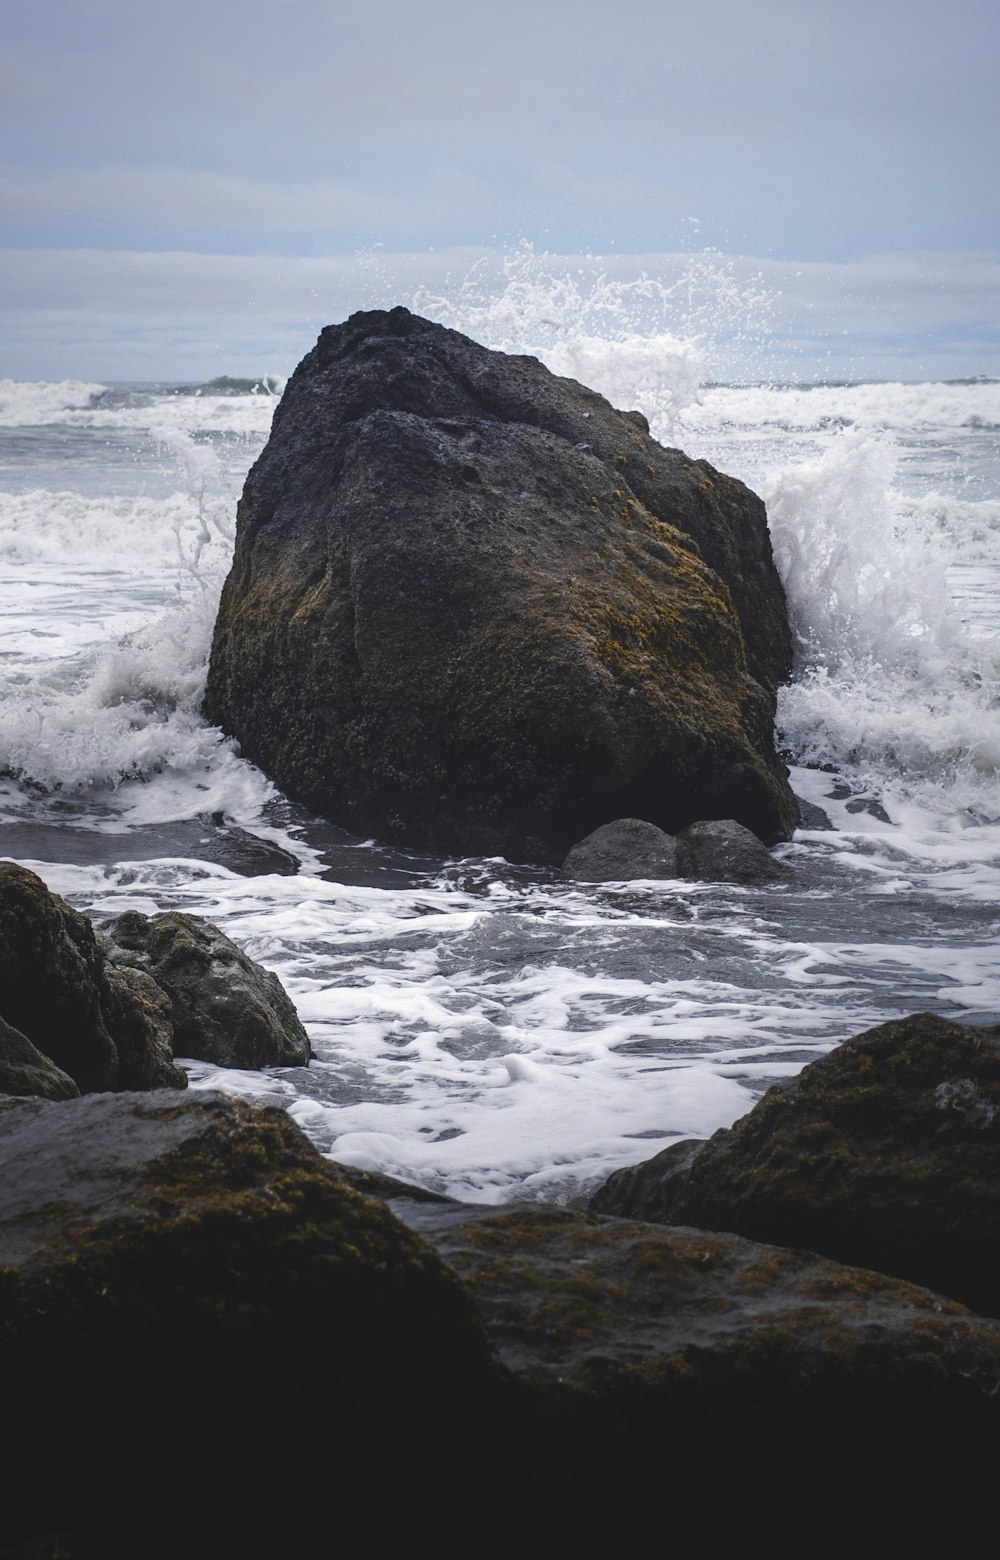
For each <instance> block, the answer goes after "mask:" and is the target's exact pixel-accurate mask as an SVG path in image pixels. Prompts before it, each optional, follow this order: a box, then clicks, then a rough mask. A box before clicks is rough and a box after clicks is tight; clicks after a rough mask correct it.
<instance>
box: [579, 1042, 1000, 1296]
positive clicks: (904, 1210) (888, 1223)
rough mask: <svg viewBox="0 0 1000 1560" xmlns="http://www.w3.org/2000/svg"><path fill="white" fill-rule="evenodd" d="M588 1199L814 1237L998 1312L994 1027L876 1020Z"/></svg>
mask: <svg viewBox="0 0 1000 1560" xmlns="http://www.w3.org/2000/svg"><path fill="white" fill-rule="evenodd" d="M590 1206H591V1208H592V1209H593V1210H594V1211H595V1212H600V1213H605V1214H615V1215H618V1216H620V1217H628V1218H635V1219H643V1220H650V1219H652V1220H663V1221H664V1222H666V1223H671V1224H693V1225H697V1226H699V1227H700V1228H703V1229H711V1230H733V1231H736V1232H737V1233H739V1234H742V1235H748V1236H752V1237H753V1238H754V1239H755V1240H761V1241H770V1242H773V1243H775V1244H777V1245H782V1246H803V1247H807V1248H808V1249H809V1250H811V1251H817V1252H821V1253H823V1254H824V1255H825V1256H828V1257H833V1258H836V1259H837V1260H839V1261H841V1262H851V1263H856V1264H858V1265H859V1266H862V1267H870V1268H876V1269H877V1270H878V1271H879V1272H881V1273H890V1274H896V1275H898V1276H899V1277H900V1278H906V1279H910V1280H912V1281H913V1282H914V1283H918V1284H925V1285H927V1286H928V1287H929V1288H932V1289H937V1290H940V1291H941V1292H942V1293H943V1294H947V1295H952V1296H954V1297H955V1298H956V1299H958V1300H961V1301H963V1302H964V1303H965V1304H966V1305H969V1306H971V1307H972V1308H973V1309H975V1310H977V1311H981V1312H982V1313H984V1314H985V1315H988V1316H1000V1028H997V1027H991V1028H976V1027H973V1026H971V1025H964V1024H954V1023H951V1022H949V1021H948V1020H947V1019H943V1018H938V1017H936V1016H935V1015H933V1014H930V1013H918V1014H916V1015H914V1016H912V1017H910V1018H905V1019H898V1020H895V1021H894V1022H892V1023H888V1024H880V1025H879V1026H878V1027H877V1028H876V1029H870V1030H868V1031H867V1032H866V1033H865V1034H862V1035H858V1036H856V1037H855V1038H854V1039H852V1040H847V1041H845V1042H844V1043H843V1045H841V1046H838V1048H837V1049H836V1050H835V1051H832V1052H831V1053H830V1055H829V1056H825V1057H822V1058H821V1059H820V1060H818V1061H815V1062H811V1063H810V1064H809V1066H807V1067H805V1068H803V1070H802V1072H801V1073H799V1074H798V1076H797V1077H796V1078H793V1079H791V1080H789V1081H788V1082H784V1083H780V1084H776V1085H775V1086H774V1087H773V1088H772V1089H769V1090H768V1092H767V1093H766V1094H765V1095H764V1097H763V1099H762V1100H760V1101H759V1102H758V1103H757V1104H756V1105H755V1106H754V1108H753V1110H751V1111H750V1112H749V1114H748V1115H746V1116H744V1117H742V1118H741V1119H740V1120H739V1121H737V1122H736V1124H735V1126H733V1127H732V1128H730V1129H727V1130H723V1131H721V1132H717V1133H716V1134H715V1135H714V1137H712V1138H710V1139H709V1141H708V1142H707V1143H704V1144H699V1143H692V1142H690V1141H686V1142H684V1143H678V1144H673V1145H671V1146H670V1147H669V1148H666V1149H664V1150H662V1152H661V1153H659V1154H657V1155H656V1156H655V1157H654V1158H653V1159H651V1160H647V1161H645V1163H643V1164H640V1165H636V1166H633V1167H629V1168H626V1169H623V1170H619V1171H616V1172H615V1174H614V1175H613V1176H611V1177H610V1179H609V1180H608V1181H607V1182H605V1184H604V1186H602V1187H601V1188H600V1189H599V1190H598V1191H597V1192H596V1193H595V1195H594V1196H593V1198H592V1199H591V1204H590Z"/></svg>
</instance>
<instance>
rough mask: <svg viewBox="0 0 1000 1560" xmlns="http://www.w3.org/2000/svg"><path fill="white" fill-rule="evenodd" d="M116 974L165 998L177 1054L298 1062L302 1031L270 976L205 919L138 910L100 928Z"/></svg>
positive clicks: (263, 1063)
mask: <svg viewBox="0 0 1000 1560" xmlns="http://www.w3.org/2000/svg"><path fill="white" fill-rule="evenodd" d="M99 931H100V936H101V941H102V943H103V945H104V947H105V949H106V952H107V956H108V959H109V961H110V963H111V966H112V968H113V969H114V970H116V971H118V972H119V978H122V979H125V978H128V979H130V980H133V981H134V980H136V979H143V980H146V981H149V983H150V984H151V985H152V984H153V982H155V985H156V986H157V987H159V988H160V990H161V991H162V992H164V993H165V994H166V996H167V998H169V1007H170V1014H171V1019H172V1024H173V1045H174V1050H175V1052H176V1053H177V1055H178V1056H188V1057H192V1058H195V1059H197V1060H199V1061H206V1062H214V1063H215V1065H216V1066H217V1067H250V1068H253V1067H305V1066H306V1065H307V1063H308V1062H309V1059H310V1057H311V1056H312V1054H313V1053H312V1047H311V1046H310V1044H309V1036H308V1035H307V1034H306V1031H305V1029H304V1028H303V1026H302V1023H301V1020H300V1019H299V1016H298V1014H297V1013H296V1011H295V1008H294V1007H293V1005H292V1002H291V999H290V998H289V996H288V994H287V992H286V991H285V989H284V987H283V986H282V984H281V982H280V980H279V979H278V977H277V975H275V974H274V973H273V972H272V971H271V970H265V969H264V968H263V966H262V965H260V964H258V963H256V961H255V960H253V959H251V958H250V957H249V955H248V954H246V953H244V952H243V950H242V948H240V947H238V946H237V944H236V943H234V942H233V941H232V939H231V938H230V937H227V936H226V934H225V933H224V932H222V931H220V930H219V928H218V927H217V926H215V925H213V923H212V922H211V921H205V920H202V919H201V917H200V916H193V915H183V914H182V913H181V912H180V911H175V910H171V911H167V912H165V913H164V914H162V915H154V916H148V915H143V914H142V913H141V911H138V910H127V911H125V912H124V914H122V915H119V916H116V917H114V918H113V919H112V920H109V921H105V922H103V923H102V925H101V926H100V928H99Z"/></svg>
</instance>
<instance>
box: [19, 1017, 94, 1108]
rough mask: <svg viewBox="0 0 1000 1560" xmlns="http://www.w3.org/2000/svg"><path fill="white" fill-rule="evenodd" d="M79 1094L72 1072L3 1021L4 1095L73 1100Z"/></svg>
mask: <svg viewBox="0 0 1000 1560" xmlns="http://www.w3.org/2000/svg"><path fill="white" fill-rule="evenodd" d="M79 1093H80V1091H79V1089H78V1088H77V1086H76V1084H75V1083H74V1082H73V1080H72V1078H71V1077H70V1076H69V1074H68V1073H64V1072H63V1071H62V1069H61V1068H59V1067H57V1066H56V1064H55V1062H52V1061H50V1060H49V1058H48V1057H47V1056H43V1055H42V1052H41V1051H39V1050H38V1049H37V1047H35V1046H33V1045H32V1043H31V1041H30V1040H29V1039H27V1037H26V1036H25V1035H22V1034H21V1032H20V1030H19V1029H13V1028H12V1027H11V1025H10V1024H7V1023H5V1022H4V1020H3V1019H2V1018H0V1094H14V1095H24V1096H34V1097H35V1098H37V1099H42V1100H71V1099H74V1098H75V1097H76V1096H77V1095H78V1094H79Z"/></svg>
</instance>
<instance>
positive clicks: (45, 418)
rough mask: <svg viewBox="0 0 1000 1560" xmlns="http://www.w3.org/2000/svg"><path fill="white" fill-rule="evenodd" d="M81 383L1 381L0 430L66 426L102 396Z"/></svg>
mask: <svg viewBox="0 0 1000 1560" xmlns="http://www.w3.org/2000/svg"><path fill="white" fill-rule="evenodd" d="M106 389H107V386H106V385H99V384H92V383H90V382H89V381H88V380H83V379H60V380H52V381H45V380H23V379H0V428H37V427H42V426H44V425H45V424H48V423H63V422H69V421H70V420H71V419H72V418H73V417H74V416H75V415H78V414H80V413H81V412H85V411H86V410H87V409H89V408H90V407H91V405H92V403H93V402H94V400H95V399H96V398H97V397H98V396H100V395H103V394H104V393H105V391H106Z"/></svg>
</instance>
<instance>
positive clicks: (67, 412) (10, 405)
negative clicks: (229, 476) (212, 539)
mask: <svg viewBox="0 0 1000 1560" xmlns="http://www.w3.org/2000/svg"><path fill="white" fill-rule="evenodd" d="M281 388H282V386H281V383H280V382H274V381H271V380H268V379H262V380H261V382H260V384H259V385H258V386H256V387H255V388H254V389H252V390H249V391H247V392H246V393H245V394H235V395H234V394H216V393H213V392H212V390H211V389H210V388H206V389H205V390H198V391H194V392H192V391H188V390H184V391H181V390H173V389H169V388H165V389H162V390H149V391H136V392H133V393H125V392H122V391H117V392H116V391H115V390H114V389H112V388H109V387H108V386H107V385H100V384H91V383H88V382H85V381H82V380H75V379H66V380H62V381H59V382H53V383H45V382H37V383H36V382H32V381H27V380H14V379H2V380H0V427H3V428H45V427H55V426H62V427H67V428H77V429H81V428H92V429H95V430H99V429H106V430H110V429H112V428H126V429H135V430H137V431H148V430H150V429H152V428H155V427H157V426H163V425H166V426H170V427H174V428H180V429H183V430H185V431H186V432H189V433H238V434H239V433H242V434H257V433H266V432H267V430H268V428H269V427H270V425H271V418H272V417H273V415H274V408H275V406H276V405H277V403H278V400H279V399H280V394H281Z"/></svg>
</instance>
